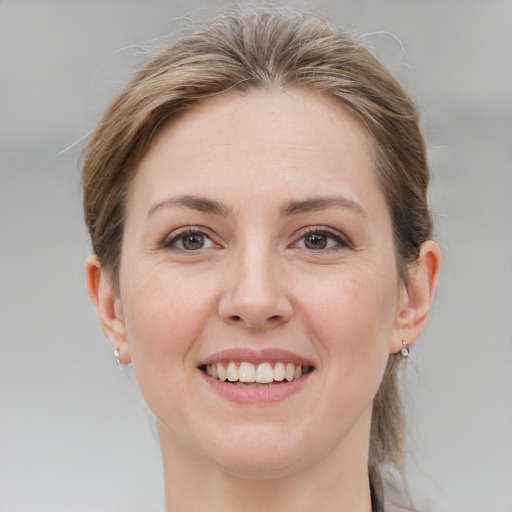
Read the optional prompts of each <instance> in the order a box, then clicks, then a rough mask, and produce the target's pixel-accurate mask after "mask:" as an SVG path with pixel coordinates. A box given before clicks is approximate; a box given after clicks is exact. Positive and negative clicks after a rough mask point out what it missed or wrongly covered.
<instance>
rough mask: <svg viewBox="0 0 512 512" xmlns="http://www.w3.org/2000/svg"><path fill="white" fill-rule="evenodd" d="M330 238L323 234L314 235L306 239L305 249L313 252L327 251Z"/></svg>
mask: <svg viewBox="0 0 512 512" xmlns="http://www.w3.org/2000/svg"><path fill="white" fill-rule="evenodd" d="M328 240H329V237H328V236H327V235H325V234H323V233H312V234H311V235H307V236H305V237H304V247H306V248H307V249H312V250H319V249H325V248H326V247H327V244H328Z"/></svg>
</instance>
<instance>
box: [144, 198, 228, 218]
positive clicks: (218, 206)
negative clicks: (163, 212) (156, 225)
mask: <svg viewBox="0 0 512 512" xmlns="http://www.w3.org/2000/svg"><path fill="white" fill-rule="evenodd" d="M166 206H184V207H186V208H190V209H192V210H198V211H200V212H205V213H211V214H213V215H220V216H222V217H226V216H227V215H228V214H229V208H227V207H226V206H224V205H223V204H222V203H219V202H218V201H214V200H212V199H207V198H206V197H199V196H190V195H185V196H177V197H168V198H166V199H163V200H162V201H159V202H158V203H155V204H154V205H153V206H152V207H151V208H150V209H149V211H148V215H147V217H148V218H149V217H150V216H151V215H152V214H153V213H154V212H155V211H157V210H159V209H160V208H163V207H166Z"/></svg>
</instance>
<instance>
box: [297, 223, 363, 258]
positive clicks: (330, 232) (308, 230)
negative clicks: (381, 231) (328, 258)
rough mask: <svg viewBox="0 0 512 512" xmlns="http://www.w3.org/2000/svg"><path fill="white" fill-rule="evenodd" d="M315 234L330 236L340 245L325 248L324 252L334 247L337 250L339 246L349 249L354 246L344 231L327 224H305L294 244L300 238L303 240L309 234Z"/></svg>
mask: <svg viewBox="0 0 512 512" xmlns="http://www.w3.org/2000/svg"><path fill="white" fill-rule="evenodd" d="M315 234H320V235H326V236H329V237H331V238H332V239H334V240H335V241H336V242H337V243H338V247H333V248H330V249H324V252H325V251H329V250H333V249H334V250H336V249H337V248H338V249H340V248H344V247H348V248H349V249H352V248H353V244H352V242H351V240H350V239H349V238H348V237H347V236H346V235H345V234H344V233H342V232H341V231H338V230H337V229H333V228H329V227H327V226H305V227H303V228H301V229H300V230H299V231H298V232H297V234H296V237H295V238H296V241H295V242H293V244H292V245H296V244H297V243H298V242H299V241H300V240H302V239H303V238H304V237H306V236H308V235H315ZM319 252H322V251H319Z"/></svg>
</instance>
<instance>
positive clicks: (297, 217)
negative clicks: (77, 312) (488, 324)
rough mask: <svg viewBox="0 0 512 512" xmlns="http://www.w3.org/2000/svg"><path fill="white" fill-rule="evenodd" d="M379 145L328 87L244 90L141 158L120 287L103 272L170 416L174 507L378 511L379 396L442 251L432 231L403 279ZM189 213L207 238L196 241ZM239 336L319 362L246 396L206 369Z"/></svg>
mask: <svg viewBox="0 0 512 512" xmlns="http://www.w3.org/2000/svg"><path fill="white" fill-rule="evenodd" d="M371 155H372V152H371V143H370V140H369V137H368V135H367V133H366V132H365V130H364V129H363V128H362V127H361V126H360V124H359V123H358V122H357V121H356V120H355V119H354V118H353V117H352V115H351V114H350V113H349V112H348V111H347V110H346V109H344V108H343V107H342V106H340V105H339V104H337V103H335V102H334V101H333V100H331V99H329V98H326V97H323V96H321V95H315V94H313V93H311V92H303V91H291V92H290V91H288V92H252V93H251V94H249V95H241V94H236V93H233V92H230V93H227V94H224V95H221V96H219V97H216V98H213V99H210V100H207V101H205V102H203V103H201V104H200V105H199V106H198V107H197V108H195V109H194V110H190V111H187V112H186V113H184V114H182V115H181V117H179V118H177V119H175V120H174V121H173V122H172V123H171V124H170V125H168V126H167V127H165V128H164V129H163V130H162V131H161V132H160V133H159V134H158V136H157V138H156V139H155V140H154V141H153V143H152V145H151V147H150V150H149V152H148V153H147V154H146V156H145V157H144V159H143V160H142V161H141V162H140V165H139V169H138V173H137V176H136V178H135V180H134V182H133V183H132V185H131V188H130V191H129V195H128V200H127V215H126V224H125V232H124V240H123V247H122V255H121V267H120V275H119V289H120V294H119V296H118V295H117V294H116V292H115V288H114V287H113V286H112V285H111V283H110V281H109V279H108V274H107V273H106V272H104V271H103V270H102V268H101V265H100V263H99V261H98V259H97V257H96V256H94V255H92V256H91V257H90V258H89V259H88V262H87V275H88V286H89V293H90V295H91V298H92V301H93V303H94V304H95V306H96V308H97V310H98V314H99V317H100V320H101V323H102V327H103V329H104V332H105V334H106V336H107V337H108V339H109V340H110V343H111V345H112V348H113V349H115V348H118V349H119V351H120V353H121V361H122V362H123V363H129V362H132V363H133V365H134V367H135V371H136V374H137V379H138V382H139V384H140V387H141V389H142V392H143V394H144V396H145V398H146V400H147V402H148V404H149V406H150V407H151V409H152V411H153V412H154V414H155V416H156V420H157V424H158V429H159V434H160V440H161V445H162V453H163V461H164V470H165V481H166V497H167V507H168V510H169V511H170V510H172V511H173V512H174V511H181V510H214V511H217V510H219V511H220V510H222V511H238V510H242V509H243V510H246V511H251V510H253V511H260V510H271V509H276V510H297V511H312V510H315V511H318V510H340V511H343V510H346V511H349V510H360V511H365V510H367V511H369V510H371V504H370V494H369V484H368V474H367V460H368V445H369V429H370V421H371V408H372V400H373V397H374V395H375V393H376V391H377V389H378V387H379V384H380V381H381V378H382V375H383V372H384V368H385V365H386V361H387V358H388V356H389V354H390V353H396V352H399V350H400V349H401V347H402V344H401V341H402V339H405V340H407V342H408V343H409V345H410V344H412V343H413V342H414V341H415V339H416V338H417V337H418V336H419V334H420V333H421V331H422V329H423V327H424V325H425V322H426V319H427V316H428V312H429V310H430V306H431V302H432V297H433V293H434V290H435V286H436V283H437V278H438V274H439V269H440V263H441V255H440V250H439V247H438V246H437V244H435V243H434V242H431V241H429V242H426V243H425V244H423V246H422V248H421V253H420V257H419V259H418V261H417V262H415V264H414V265H411V267H410V275H411V280H410V284H409V285H408V286H407V287H405V286H404V284H403V283H402V282H401V281H400V279H399V277H398V273H397V268H396V260H395V252H394V246H393V240H392V227H391V220H390V216H389V211H388V207H387V205H386V201H385V199H384V196H383V194H382V192H381V191H380V189H379V186H378V184H377V181H376V177H375V172H374V165H373V161H372V156H371ZM183 196H187V197H189V196H194V197H200V198H203V199H205V200H208V201H215V202H216V203H215V205H216V208H213V207H212V205H211V204H209V203H207V202H205V201H203V202H202V203H198V202H197V201H196V202H195V203H193V204H192V203H191V202H190V201H185V202H184V201H183V199H182V198H183ZM177 198H178V199H177ZM312 198H315V199H318V198H322V199H324V200H325V199H327V201H324V202H323V203H322V204H319V203H318V202H317V203H316V204H315V207H314V208H312V206H311V205H312V203H311V202H309V203H305V201H307V200H310V199H312ZM333 198H336V200H335V201H333V200H332V199H333ZM291 202H293V205H291ZM184 203H186V204H184ZM219 205H220V206H219ZM308 205H309V207H308ZM187 226H188V227H190V226H192V230H193V232H194V233H196V235H195V236H197V235H198V234H199V235H200V236H203V239H202V240H203V241H204V245H203V246H202V247H199V248H196V247H197V246H193V247H194V249H193V250H190V249H189V250H187V249H186V248H185V246H184V245H183V243H184V241H185V243H186V242H187V241H190V239H184V238H183V236H184V232H183V230H182V228H185V227H187ZM305 228H307V229H308V231H307V233H305V231H304V229H305ZM180 230H181V231H180ZM311 233H314V234H315V235H316V237H317V238H314V237H313V238H311ZM195 241H196V242H197V239H196V240H195ZM315 241H316V242H319V245H320V248H315V247H317V246H315V245H314V244H313V245H312V242H315ZM322 243H325V244H327V245H326V247H325V248H322V247H323V246H322ZM199 245H200V244H199ZM186 247H190V246H186ZM312 247H313V248H312ZM230 348H237V349H250V350H257V349H261V348H271V349H285V350H288V351H290V352H292V353H294V354H297V355H299V356H301V357H304V358H306V359H308V360H309V361H311V362H312V363H313V365H314V371H313V372H312V373H311V374H310V375H309V376H308V379H307V381H305V384H304V385H303V386H302V387H301V388H300V389H299V390H298V391H297V392H295V393H293V394H292V395H290V396H288V397H287V398H286V399H283V400H279V401H275V402H268V403H267V402H265V403H256V404H254V403H234V402H232V401H230V400H228V399H226V398H225V397H224V396H222V395H220V394H219V393H218V392H217V391H215V389H213V388H212V386H210V385H209V384H208V382H207V380H206V379H205V377H204V374H203V373H202V372H201V370H200V369H199V368H198V366H199V365H200V364H201V362H202V361H204V360H205V358H208V357H209V356H211V355H212V354H215V353H216V352H218V351H220V350H224V349H230Z"/></svg>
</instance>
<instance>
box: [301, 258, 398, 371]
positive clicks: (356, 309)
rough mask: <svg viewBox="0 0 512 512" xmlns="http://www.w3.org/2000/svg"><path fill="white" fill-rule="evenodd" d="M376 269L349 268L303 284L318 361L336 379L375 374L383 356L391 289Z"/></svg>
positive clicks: (390, 314)
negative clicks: (319, 359)
mask: <svg viewBox="0 0 512 512" xmlns="http://www.w3.org/2000/svg"><path fill="white" fill-rule="evenodd" d="M382 275H385V274H383V273H382V271H381V269H371V268H367V269H354V270H353V271H351V272H344V273H343V274H340V275H338V276H329V278H328V279H325V282H323V281H322V280H316V282H310V283H307V286H306V288H307V289H308V290H309V293H308V294H307V295H304V296H306V297H307V302H304V303H303V304H302V309H303V311H305V312H306V313H305V314H306V315H307V317H308V324H309V326H310V329H311V330H312V336H313V338H314V339H315V340H316V344H317V348H318V352H319V353H320V355H321V360H322V362H323V363H324V364H325V365H326V366H329V367H333V368H335V369H336V372H337V377H338V378H358V379H359V378H361V379H364V378H366V377H368V375H375V374H377V375H380V374H381V373H382V371H383V368H384V366H385V364H386V361H387V357H388V354H389V343H390V341H391V337H392V333H393V327H394V321H395V308H396V301H397V287H396V285H395V284H394V283H393V282H392V280H391V279H389V280H387V279H383V278H382Z"/></svg>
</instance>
